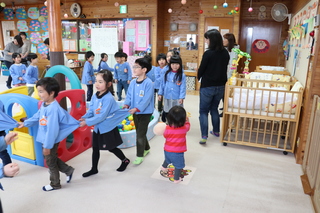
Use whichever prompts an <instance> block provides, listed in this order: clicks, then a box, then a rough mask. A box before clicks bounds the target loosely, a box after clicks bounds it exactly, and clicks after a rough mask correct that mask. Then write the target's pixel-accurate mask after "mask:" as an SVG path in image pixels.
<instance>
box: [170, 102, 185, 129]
mask: <svg viewBox="0 0 320 213" xmlns="http://www.w3.org/2000/svg"><path fill="white" fill-rule="evenodd" d="M186 118H187V112H186V110H185V109H184V108H183V107H182V106H173V107H172V108H171V109H170V110H169V112H168V115H167V121H168V125H169V126H170V127H176V128H179V127H182V126H184V124H185V123H186Z"/></svg>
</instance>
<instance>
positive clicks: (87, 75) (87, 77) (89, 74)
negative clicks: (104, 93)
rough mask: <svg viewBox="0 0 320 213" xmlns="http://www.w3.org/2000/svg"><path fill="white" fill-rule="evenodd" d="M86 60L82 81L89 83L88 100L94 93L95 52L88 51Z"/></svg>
mask: <svg viewBox="0 0 320 213" xmlns="http://www.w3.org/2000/svg"><path fill="white" fill-rule="evenodd" d="M86 60H87V61H86V62H85V63H84V66H83V71H82V78H81V83H83V84H86V85H87V101H90V100H91V97H92V94H93V84H94V82H95V77H94V72H95V71H96V70H95V69H93V66H92V62H93V60H94V53H93V52H92V51H88V52H86Z"/></svg>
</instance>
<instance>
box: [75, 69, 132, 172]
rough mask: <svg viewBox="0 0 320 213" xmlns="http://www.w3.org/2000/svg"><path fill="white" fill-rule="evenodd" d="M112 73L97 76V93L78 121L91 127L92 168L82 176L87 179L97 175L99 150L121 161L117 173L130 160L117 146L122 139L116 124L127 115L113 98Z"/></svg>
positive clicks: (125, 166) (123, 168) (104, 72)
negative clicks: (118, 116) (110, 153)
mask: <svg viewBox="0 0 320 213" xmlns="http://www.w3.org/2000/svg"><path fill="white" fill-rule="evenodd" d="M112 80H113V77H112V73H111V72H110V71H109V70H101V71H100V72H98V74H97V79H96V83H95V87H96V89H97V93H96V94H95V95H94V96H93V97H92V100H91V102H90V106H89V110H88V111H87V113H86V114H85V115H84V116H82V118H81V119H80V121H81V122H80V126H81V127H82V126H85V125H88V126H93V125H94V129H93V133H92V167H91V170H89V171H88V172H85V173H83V174H82V176H83V177H89V176H90V175H94V174H97V173H98V162H99V158H100V150H109V152H112V153H113V154H114V155H115V156H117V157H118V158H119V159H120V160H121V165H120V167H119V168H118V169H117V171H119V172H122V171H124V170H125V169H126V168H127V166H128V164H129V163H130V160H129V159H128V158H127V157H126V156H125V155H124V154H123V152H122V151H121V149H119V148H117V146H119V145H121V144H122V143H123V142H122V138H121V136H120V133H119V130H118V127H117V126H118V124H119V122H120V121H121V120H123V119H124V118H125V117H126V116H127V115H128V111H127V110H125V111H124V112H120V109H119V106H118V104H117V103H116V101H115V100H114V98H113V95H114V91H113V85H112ZM122 111H123V110H122ZM117 113H118V115H119V113H120V114H121V113H122V117H121V115H120V117H121V119H116V117H117V116H116V114H117Z"/></svg>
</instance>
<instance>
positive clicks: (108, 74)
mask: <svg viewBox="0 0 320 213" xmlns="http://www.w3.org/2000/svg"><path fill="white" fill-rule="evenodd" d="M99 74H101V75H102V78H103V80H104V81H105V82H106V86H107V84H108V83H109V82H111V83H112V81H113V76H112V72H111V71H110V70H101V71H99V72H98V75H99ZM107 91H109V92H111V94H112V95H113V96H114V89H113V84H111V86H110V87H107Z"/></svg>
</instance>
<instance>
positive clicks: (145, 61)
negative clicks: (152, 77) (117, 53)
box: [134, 58, 152, 73]
mask: <svg viewBox="0 0 320 213" xmlns="http://www.w3.org/2000/svg"><path fill="white" fill-rule="evenodd" d="M134 63H136V64H139V66H140V67H141V69H143V68H146V69H147V72H146V73H148V72H149V71H150V70H151V68H152V66H151V63H150V62H149V61H148V59H146V58H138V59H136V61H135V62H134Z"/></svg>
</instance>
